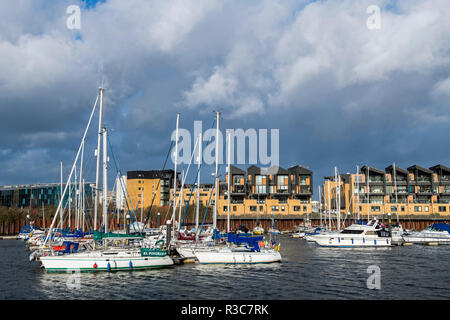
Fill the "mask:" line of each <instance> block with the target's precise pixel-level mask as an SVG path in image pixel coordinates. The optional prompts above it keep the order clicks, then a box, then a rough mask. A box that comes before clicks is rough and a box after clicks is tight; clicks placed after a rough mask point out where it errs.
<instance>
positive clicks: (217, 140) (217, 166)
mask: <svg viewBox="0 0 450 320" xmlns="http://www.w3.org/2000/svg"><path fill="white" fill-rule="evenodd" d="M219 115H220V112H216V123H217V127H216V173H215V175H214V179H215V180H216V196H215V201H214V216H213V230H216V228H217V202H218V201H219V180H218V178H217V175H218V171H219Z"/></svg>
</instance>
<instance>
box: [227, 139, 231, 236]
mask: <svg viewBox="0 0 450 320" xmlns="http://www.w3.org/2000/svg"><path fill="white" fill-rule="evenodd" d="M227 138H228V139H227V144H228V188H227V190H228V194H227V198H228V209H227V213H228V215H227V233H228V232H230V198H231V188H230V185H231V180H230V179H231V165H230V163H231V160H230V158H231V149H230V148H231V143H230V138H231V136H230V133H229V132H228V137H227Z"/></svg>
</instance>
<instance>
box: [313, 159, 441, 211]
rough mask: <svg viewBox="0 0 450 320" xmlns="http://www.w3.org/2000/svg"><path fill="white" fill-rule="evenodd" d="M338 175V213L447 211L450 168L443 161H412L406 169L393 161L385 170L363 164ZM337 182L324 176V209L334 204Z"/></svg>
mask: <svg viewBox="0 0 450 320" xmlns="http://www.w3.org/2000/svg"><path fill="white" fill-rule="evenodd" d="M339 177H340V186H341V188H340V189H341V191H340V195H341V197H340V198H341V202H340V203H341V207H340V210H341V216H342V215H345V214H348V213H350V215H352V216H354V217H357V216H358V214H359V216H360V217H361V218H367V216H368V215H369V217H373V216H382V215H383V214H386V215H387V214H388V213H391V216H396V215H397V212H398V215H399V216H402V215H403V216H409V215H430V214H435V215H436V214H439V215H448V214H450V168H448V167H446V166H444V165H436V166H434V167H431V168H429V169H426V168H423V167H420V166H417V165H414V166H411V167H409V168H407V169H406V170H404V169H402V168H399V167H395V168H394V166H393V165H391V166H389V167H387V168H386V169H385V170H380V169H377V168H373V167H369V166H363V167H362V168H361V171H360V173H359V174H341V175H340V176H339ZM338 182H339V178H338V181H336V178H335V177H325V182H324V185H323V198H322V202H323V203H324V209H325V210H330V208H331V210H335V208H336V207H337V203H338V201H337V193H338V190H339V188H337V185H338ZM396 191H397V192H396ZM369 210H370V211H369Z"/></svg>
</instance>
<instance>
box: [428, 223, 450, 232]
mask: <svg viewBox="0 0 450 320" xmlns="http://www.w3.org/2000/svg"><path fill="white" fill-rule="evenodd" d="M429 228H430V229H434V230H439V231H447V232H448V233H449V234H450V225H448V224H446V223H433V224H432V225H431V226H429Z"/></svg>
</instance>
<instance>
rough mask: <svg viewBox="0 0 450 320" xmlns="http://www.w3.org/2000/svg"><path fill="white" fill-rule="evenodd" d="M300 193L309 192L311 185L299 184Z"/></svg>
mask: <svg viewBox="0 0 450 320" xmlns="http://www.w3.org/2000/svg"><path fill="white" fill-rule="evenodd" d="M299 191H300V193H311V187H310V186H300V190H299Z"/></svg>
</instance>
